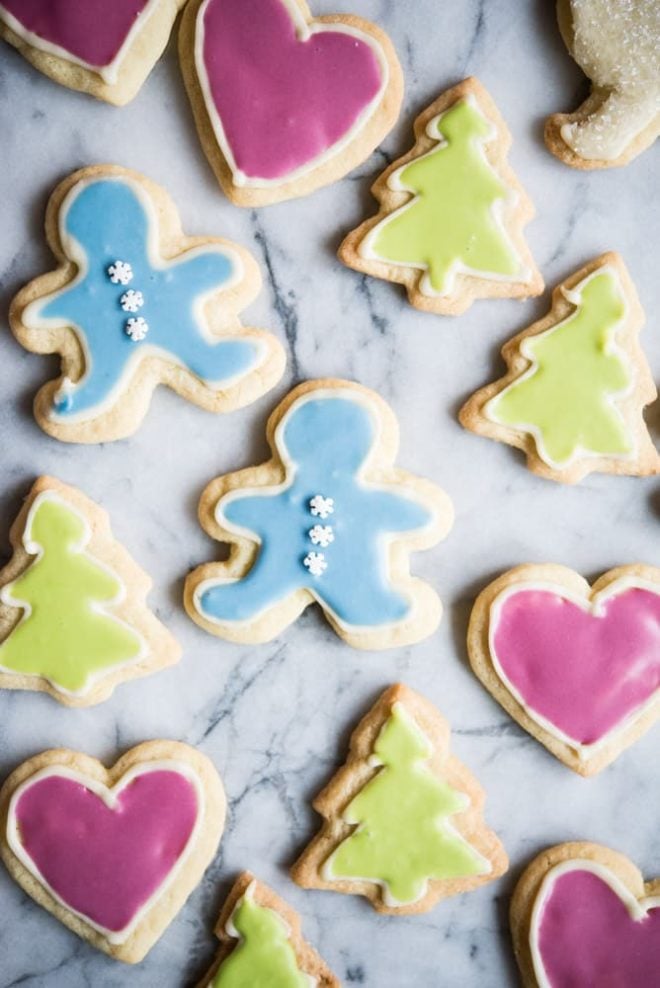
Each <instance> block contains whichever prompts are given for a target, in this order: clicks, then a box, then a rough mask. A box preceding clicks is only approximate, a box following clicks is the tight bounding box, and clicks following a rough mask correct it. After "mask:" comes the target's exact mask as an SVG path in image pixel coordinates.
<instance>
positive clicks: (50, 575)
mask: <svg viewBox="0 0 660 988" xmlns="http://www.w3.org/2000/svg"><path fill="white" fill-rule="evenodd" d="M88 541H89V533H88V529H87V525H86V522H85V519H84V517H83V516H82V515H81V514H79V513H78V512H77V511H76V510H75V509H74V508H72V507H71V506H70V505H69V504H67V503H65V502H64V501H63V500H62V499H60V498H59V497H57V496H54V495H48V494H47V495H42V496H41V497H39V498H37V500H36V501H35V502H34V504H33V505H32V508H31V509H30V513H29V516H28V520H27V523H26V526H25V533H24V536H23V543H24V545H25V548H26V550H27V551H28V553H29V554H30V555H32V556H35V560H34V562H32V563H31V564H30V565H29V567H28V568H27V569H26V570H25V572H24V573H23V574H22V575H21V576H19V577H18V579H16V580H14V581H13V582H12V583H9V584H8V585H7V586H6V587H5V588H4V589H3V591H2V600H3V602H4V603H5V604H8V605H9V606H11V607H20V608H22V609H23V616H22V617H21V619H20V621H19V622H18V624H17V625H16V626H15V627H14V629H13V631H12V632H11V633H10V635H9V637H8V638H7V639H6V640H5V641H4V642H3V643H2V645H0V666H2V667H3V668H4V669H9V670H11V671H14V672H17V673H21V674H25V675H34V676H42V677H44V678H45V679H47V680H49V681H50V682H51V683H52V684H53V685H54V686H55V687H56V688H61V689H63V690H68V691H69V692H72V693H75V692H78V691H81V690H83V689H85V687H86V686H87V684H88V682H89V679H90V677H92V676H94V675H95V674H97V673H99V672H101V671H103V670H106V669H109V668H111V667H113V666H117V665H123V664H125V663H126V662H130V661H131V660H134V659H136V658H138V656H139V655H140V652H141V651H142V648H143V642H142V639H141V638H140V636H139V635H138V634H137V633H136V632H134V631H133V630H131V628H129V627H128V625H126V624H124V623H123V622H122V621H120V620H119V619H118V618H115V617H113V616H112V615H111V614H109V613H107V611H106V610H105V606H104V605H110V604H113V603H116V602H117V601H118V600H119V599H120V597H121V595H122V592H123V585H122V583H121V582H120V581H119V580H118V579H117V577H116V576H115V575H114V574H113V573H112V572H111V571H110V570H109V569H108V568H107V567H105V566H104V565H103V564H102V563H100V562H98V561H96V560H95V559H94V558H93V557H92V556H90V555H89V554H88V553H86V552H85V546H86V545H87V543H88Z"/></svg>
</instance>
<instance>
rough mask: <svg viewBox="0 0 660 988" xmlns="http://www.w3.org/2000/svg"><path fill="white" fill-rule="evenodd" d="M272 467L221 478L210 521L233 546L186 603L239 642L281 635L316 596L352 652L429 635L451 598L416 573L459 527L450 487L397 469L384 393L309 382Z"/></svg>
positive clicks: (283, 418) (276, 434)
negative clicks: (423, 556)
mask: <svg viewBox="0 0 660 988" xmlns="http://www.w3.org/2000/svg"><path fill="white" fill-rule="evenodd" d="M267 437H268V442H269V444H270V446H271V449H272V451H273V457H272V459H271V460H269V461H268V462H267V463H264V464H262V465H261V466H258V467H251V468H249V469H247V470H240V471H238V472H237V473H232V474H227V475H226V476H224V477H219V478H217V479H216V480H214V481H212V482H211V484H209V486H208V487H207V488H206V490H205V492H204V494H203V495H202V499H201V502H200V507H199V516H200V520H201V523H202V525H203V526H204V528H205V529H206V531H207V532H208V533H209V534H210V535H212V536H213V537H214V538H216V539H218V540H220V541H222V542H227V543H229V544H230V545H231V547H232V549H231V553H230V557H229V560H228V561H227V562H222V563H207V564H206V565H203V566H200V567H198V569H196V570H195V571H194V572H193V573H191V574H190V575H189V576H188V578H187V580H186V586H185V594H184V600H185V605H186V610H187V611H188V613H189V615H190V616H191V617H192V619H193V620H194V621H196V622H197V623H198V624H200V625H201V626H202V627H203V628H206V630H207V631H210V632H211V633H212V634H216V635H219V636H220V637H222V638H227V639H229V640H230V641H240V642H265V641H270V640H271V639H272V638H274V637H275V636H276V635H278V634H279V633H280V631H282V630H283V629H284V628H286V627H287V626H288V625H289V624H291V622H292V621H295V619H296V618H297V617H298V615H299V614H301V613H302V611H303V610H304V609H305V608H306V607H308V606H309V605H310V604H312V603H314V602H316V603H318V604H319V605H320V606H321V608H322V609H323V611H324V614H325V616H326V618H327V620H328V621H329V622H330V624H331V625H332V627H333V628H334V629H335V631H336V632H337V634H338V635H340V636H341V637H342V638H343V639H344V640H345V641H346V642H348V643H349V644H350V645H353V646H354V647H355V648H389V647H392V646H394V645H401V644H404V643H411V642H416V641H419V640H420V639H421V638H425V637H426V636H427V635H430V634H431V633H432V632H433V631H434V630H435V628H436V627H437V624H438V621H439V620H440V615H441V611H442V608H441V605H440V601H439V600H438V597H437V596H436V594H435V592H434V591H433V590H432V589H431V587H430V586H428V585H427V584H426V583H423V582H422V581H421V580H417V579H414V578H413V577H411V576H410V573H409V565H408V558H409V555H410V552H411V551H412V550H414V549H425V548H428V547H429V546H432V545H435V544H436V542H438V541H439V540H440V539H441V538H443V537H444V535H445V534H446V533H447V531H448V530H449V528H450V527H451V523H452V507H451V502H450V501H449V498H448V497H447V495H446V494H445V493H444V492H443V491H442V490H440V488H438V487H436V486H435V485H434V484H431V483H430V482H429V481H427V480H422V479H421V478H419V477H413V476H412V475H411V474H408V473H406V472H404V471H403V470H400V469H398V468H396V467H395V466H394V460H395V457H396V454H397V448H398V426H397V422H396V419H395V418H394V415H393V413H392V412H391V410H390V409H389V407H388V406H387V405H386V404H385V402H384V401H383V400H382V399H381V398H380V397H379V396H378V395H376V394H375V393H374V392H373V391H369V390H368V389H367V388H363V387H361V386H360V385H358V384H353V383H351V382H349V381H339V380H332V379H329V380H319V381H309V382H308V383H306V384H302V385H300V386H299V387H297V388H295V389H294V390H293V391H292V392H291V393H290V394H289V395H288V396H287V397H286V398H285V399H284V401H283V402H282V403H281V404H280V405H279V406H278V407H277V408H276V409H275V411H274V412H273V414H272V415H271V417H270V419H269V421H268V426H267Z"/></svg>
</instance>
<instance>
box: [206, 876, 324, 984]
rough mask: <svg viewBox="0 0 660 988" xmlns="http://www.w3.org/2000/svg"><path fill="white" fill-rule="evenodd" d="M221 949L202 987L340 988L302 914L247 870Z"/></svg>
mask: <svg viewBox="0 0 660 988" xmlns="http://www.w3.org/2000/svg"><path fill="white" fill-rule="evenodd" d="M215 932H216V936H217V937H218V939H219V941H220V950H219V953H218V956H217V958H216V960H215V963H214V964H213V967H212V968H211V970H210V971H209V973H208V974H207V975H206V977H205V978H203V980H202V981H201V982H200V984H199V988H339V981H338V980H337V978H335V976H334V975H333V974H332V972H331V971H330V970H329V969H328V967H327V966H326V965H325V963H324V962H323V961H322V960H321V958H320V957H319V955H318V954H317V953H316V951H315V950H314V949H313V948H312V947H310V945H309V944H308V943H307V942H306V941H305V940H304V939H303V936H302V933H301V930H300V918H299V916H298V914H297V913H296V912H295V911H294V910H293V909H292V908H291V907H290V906H289V905H287V903H286V902H284V900H283V899H280V897H279V896H278V895H276V894H275V892H273V890H272V889H270V888H268V886H267V885H264V884H263V883H262V882H259V881H257V879H256V878H254V877H253V876H252V875H251V874H250V873H249V872H247V871H245V872H243V874H242V875H240V876H239V878H238V879H237V880H236V882H234V885H233V886H232V889H231V891H230V892H229V895H228V896H227V899H226V900H225V904H224V906H223V907H222V912H221V913H220V919H219V920H218V924H217V926H216V930H215Z"/></svg>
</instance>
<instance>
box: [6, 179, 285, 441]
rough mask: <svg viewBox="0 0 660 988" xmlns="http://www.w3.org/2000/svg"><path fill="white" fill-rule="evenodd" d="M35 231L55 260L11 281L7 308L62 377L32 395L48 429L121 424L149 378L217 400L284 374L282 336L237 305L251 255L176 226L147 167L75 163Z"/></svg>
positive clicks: (230, 405) (130, 428) (200, 400)
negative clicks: (56, 359) (16, 286)
mask: <svg viewBox="0 0 660 988" xmlns="http://www.w3.org/2000/svg"><path fill="white" fill-rule="evenodd" d="M46 235H47V237H48V242H49V244H50V246H51V248H52V250H53V253H54V254H55V255H56V257H57V259H58V261H59V267H58V268H57V269H56V270H55V271H51V272H50V273H49V274H45V275H41V276H40V277H39V278H36V279H35V280H34V281H32V282H30V284H29V285H27V286H26V287H25V288H23V289H22V290H21V291H20V292H19V294H18V295H17V296H16V298H15V299H14V301H13V302H12V305H11V309H10V313H9V320H10V324H11V327H12V330H13V332H14V334H15V336H16V337H17V339H18V340H19V342H20V343H22V344H23V346H24V347H26V349H28V350H32V351H33V352H34V353H59V354H61V357H62V374H61V377H59V378H58V379H57V380H56V381H50V382H49V383H48V384H46V385H44V387H43V388H42V389H41V390H40V391H39V393H38V395H37V397H36V399H35V416H36V418H37V421H38V422H39V425H40V426H41V427H42V429H44V430H45V431H46V432H48V433H49V434H50V435H51V436H54V437H55V438H56V439H62V440H65V441H66V442H81V443H92V442H103V441H106V440H109V439H121V438H123V437H124V436H128V435H130V434H131V433H133V432H135V431H136V429H137V428H138V426H139V425H140V422H141V420H142V419H143V417H144V416H145V415H146V413H147V410H148V407H149V402H150V399H151V394H152V392H153V390H154V388H155V387H156V386H157V385H158V384H160V383H163V384H167V385H168V386H169V387H171V388H172V389H173V390H175V391H177V392H178V393H179V394H181V395H183V397H185V398H188V399H189V400H190V401H193V402H195V404H197V405H200V406H201V407H202V408H205V409H207V410H209V411H212V412H226V411H230V410H231V409H234V408H238V407H240V406H242V405H245V404H247V403H248V402H251V401H254V400H255V399H256V398H259V397H260V396H261V395H262V394H264V392H265V391H267V390H268V389H269V388H270V387H272V385H273V384H275V382H276V381H277V380H278V379H279V377H280V376H281V374H282V371H283V369H284V352H283V350H282V347H281V346H280V344H279V343H278V342H277V341H276V340H275V338H274V337H273V336H271V335H270V334H268V333H264V332H262V331H260V330H256V329H245V328H244V327H243V326H241V324H240V322H239V318H238V313H239V312H240V311H241V309H243V308H244V307H245V306H246V305H247V304H248V303H249V302H251V301H252V299H253V298H254V296H255V295H256V293H257V291H258V289H259V286H260V283H261V278H260V275H259V270H258V268H257V265H256V263H255V261H254V260H253V259H252V257H251V255H250V254H249V253H248V252H247V251H246V250H244V249H243V248H242V247H238V246H237V245H236V244H232V243H230V242H229V241H226V240H220V239H218V238H216V237H186V236H184V235H183V233H182V232H181V226H180V222H179V218H178V214H177V211H176V208H175V206H174V204H173V203H172V201H171V200H170V198H169V196H168V195H167V193H166V192H165V191H164V190H163V189H161V188H160V186H158V185H155V184H154V183H153V182H151V181H150V180H149V179H147V178H144V176H142V175H139V174H138V173H137V172H131V171H128V170H126V169H125V168H119V167H117V166H112V165H94V166H92V167H90V168H83V169H82V170H81V171H78V172H75V173H74V174H73V175H71V176H70V177H69V178H67V179H65V181H64V182H62V183H61V184H60V185H58V187H57V189H56V190H55V192H54V193H53V195H52V197H51V199H50V202H49V204H48V211H47V214H46Z"/></svg>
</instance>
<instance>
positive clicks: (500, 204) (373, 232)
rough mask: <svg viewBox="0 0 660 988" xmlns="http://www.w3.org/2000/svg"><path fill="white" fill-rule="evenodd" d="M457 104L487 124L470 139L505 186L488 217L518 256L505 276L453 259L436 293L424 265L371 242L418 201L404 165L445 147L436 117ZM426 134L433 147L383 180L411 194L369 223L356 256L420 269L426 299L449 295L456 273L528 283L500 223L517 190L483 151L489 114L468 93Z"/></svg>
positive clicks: (493, 134)
mask: <svg viewBox="0 0 660 988" xmlns="http://www.w3.org/2000/svg"><path fill="white" fill-rule="evenodd" d="M459 103H467V104H468V105H469V106H471V107H472V108H473V109H474V110H476V111H477V112H478V113H479V115H480V116H481V118H482V120H483V121H484V123H486V124H488V125H489V127H490V130H489V132H488V134H486V135H485V137H484V138H483V140H479V141H476V142H474V141H473V142H472V143H473V144H474V145H475V146H476V148H477V150H478V152H479V154H480V155H481V157H482V159H483V161H484V163H485V164H486V165H487V166H488V167H489V168H490V169H491V171H492V172H493V173H494V174H495V175H496V176H497V178H498V179H499V180H500V181H501V183H502V185H503V186H505V188H506V189H507V194H505V195H504V196H502V198H500V199H496V200H495V202H493V203H492V205H491V207H490V213H491V216H492V218H493V219H494V220H495V223H496V225H497V227H498V229H499V232H500V234H501V236H502V239H503V240H504V241H505V242H506V243H507V244H508V246H509V248H510V250H511V254H512V255H513V257H515V258H517V259H518V263H519V264H520V268H519V270H518V272H517V273H516V274H514V275H509V276H507V275H503V274H500V273H498V272H490V271H483V270H481V269H477V268H471V267H469V266H468V265H467V264H464V263H463V262H462V261H461V260H460V259H457V260H455V261H454V262H453V263H452V265H451V267H450V269H449V271H448V272H447V278H446V282H447V286H448V287H447V288H446V290H445V291H444V292H439V291H436V290H435V289H434V288H433V286H432V284H431V279H430V278H429V269H428V265H426V264H414V263H405V262H403V261H395V260H392V259H391V258H387V257H385V256H384V255H383V254H380V253H377V252H376V251H375V249H374V246H373V242H374V240H375V239H376V237H377V236H378V234H379V233H380V232H381V231H382V230H383V228H384V227H385V226H387V225H388V224H389V223H391V222H393V221H394V219H396V218H398V217H400V216H401V215H402V214H403V213H405V212H406V211H407V210H409V209H411V208H412V207H413V206H414V205H415V204H416V203H418V202H419V201H420V196H418V195H415V193H414V192H412V191H411V189H410V188H409V187H408V186H407V185H405V184H404V183H403V182H402V179H401V176H402V174H403V172H404V171H406V169H407V168H409V167H411V166H412V165H415V164H417V162H419V161H423V160H424V159H425V158H430V157H431V156H432V155H434V154H437V153H438V151H440V150H442V149H443V148H446V147H448V144H449V142H448V141H447V140H446V139H445V138H444V137H443V135H442V134H441V133H440V131H439V130H438V124H439V122H440V120H441V119H442V118H443V117H444V116H445V115H446V114H447V113H450V112H451V110H453V109H454V108H455V107H456V106H457V105H458V104H459ZM426 133H427V134H428V136H429V137H430V138H431V139H432V140H433V142H434V145H435V146H434V147H432V148H431V149H430V150H429V151H427V152H426V153H425V154H420V155H419V156H418V157H416V158H413V159H412V160H411V161H408V162H407V163H406V164H405V165H402V166H401V167H400V168H397V169H396V171H393V172H392V174H391V175H390V176H389V178H388V180H387V185H388V188H389V189H391V190H392V191H393V192H405V193H407V194H408V195H409V196H410V197H411V198H410V201H409V202H406V203H404V204H403V206H399V208H398V209H395V210H394V211H393V212H391V213H388V215H387V216H385V217H384V218H383V219H382V220H381V221H380V222H379V223H376V224H375V226H373V227H372V228H371V229H370V230H369V232H368V233H367V234H366V236H365V237H364V238H363V239H362V240H361V241H360V243H359V245H358V254H359V255H360V257H364V258H366V259H367V260H373V261H379V262H381V263H383V264H391V265H392V266H394V267H401V268H412V269H413V270H417V271H423V272H424V274H423V276H422V278H421V280H420V282H419V290H420V292H421V293H422V295H426V296H427V297H428V298H448V297H449V296H451V295H452V293H453V292H454V290H455V287H456V278H457V277H458V276H459V275H467V276H469V277H473V278H481V279H487V280H489V281H500V282H505V283H507V284H514V283H518V282H520V283H522V284H526V283H528V282H530V281H531V280H532V276H533V275H532V270H531V268H529V267H527V266H525V265H524V264H522V263H521V262H522V258H521V256H520V252H519V250H518V249H517V248H516V247H515V245H514V243H513V241H512V239H511V236H510V234H509V231H508V230H507V228H506V225H505V223H504V213H505V211H506V210H509V209H513V208H514V206H515V205H516V203H517V201H518V193H517V191H516V189H513V188H511V187H510V186H509V185H508V184H507V182H505V180H504V179H503V178H502V176H501V175H500V173H499V172H498V171H497V169H496V168H495V167H494V165H493V164H492V162H491V161H490V160H489V159H488V155H487V154H486V145H487V144H488V143H490V142H491V141H494V140H496V138H497V128H496V126H495V124H494V123H493V121H492V120H490V119H489V117H488V116H487V115H486V113H484V111H483V110H482V108H481V106H480V105H479V101H478V99H477V98H476V97H475V96H474V94H472V93H468V95H467V96H462V97H461V98H460V99H458V100H456V101H455V102H454V103H452V104H451V106H448V107H447V109H446V110H444V111H443V112H442V113H439V114H438V115H437V116H435V117H433V119H432V120H430V121H429V122H428V124H427V125H426Z"/></svg>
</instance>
